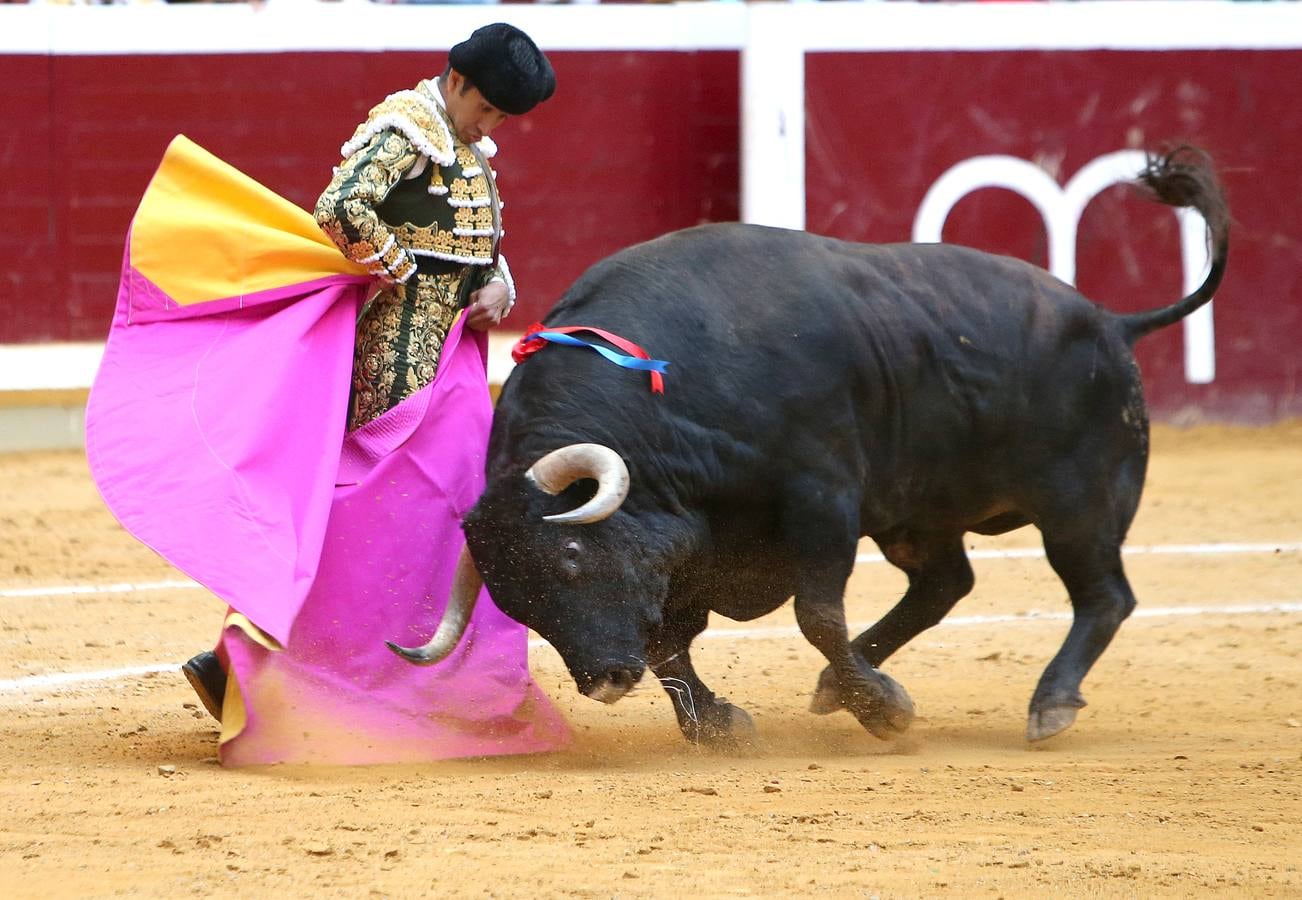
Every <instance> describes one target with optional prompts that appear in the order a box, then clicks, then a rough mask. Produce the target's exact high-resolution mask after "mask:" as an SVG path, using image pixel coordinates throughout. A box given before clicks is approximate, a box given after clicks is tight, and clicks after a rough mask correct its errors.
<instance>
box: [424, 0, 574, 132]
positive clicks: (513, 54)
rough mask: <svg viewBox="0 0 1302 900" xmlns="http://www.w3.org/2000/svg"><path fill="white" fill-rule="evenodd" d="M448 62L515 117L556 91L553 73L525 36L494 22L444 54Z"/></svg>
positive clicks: (485, 95) (495, 103) (536, 48)
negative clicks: (446, 54) (446, 55)
mask: <svg viewBox="0 0 1302 900" xmlns="http://www.w3.org/2000/svg"><path fill="white" fill-rule="evenodd" d="M448 64H449V65H450V66H452V68H454V69H456V70H457V71H458V72H460V73H461V74H462V75H464V76H466V77H467V78H469V79H470V81H471V83H473V84H474V86H475V87H477V88H479V92H480V93H481V94H483V95H484V99H485V100H487V101H488V102H489V103H491V104H493V105H494V106H496V107H497V108H498V109H500V110H501V111H502V112H504V113H508V114H509V115H513V116H518V115H523V114H524V113H527V112H528V111H529V110H531V109H533V108H534V107H535V106H537V105H538V104H539V103H541V102H543V101H544V100H546V99H547V98H548V97H550V96H551V95H552V92H554V91H555V90H556V74H555V73H554V72H553V71H552V65H551V63H550V62H548V61H547V57H546V56H544V55H543V52H542V51H541V50H539V49H538V45H537V44H535V43H534V42H533V40H532V39H531V38H530V37H529V35H527V34H525V33H524V32H523V31H521V30H520V29H519V28H516V27H515V26H514V25H507V24H506V23H505V22H497V23H495V24H493V25H485V26H484V27H482V28H476V29H475V30H474V32H473V33H472V34H471V35H470V37H468V38H466V39H465V40H464V41H462V42H461V43H459V44H457V45H456V46H454V47H453V48H452V50H451V52H449V53H448Z"/></svg>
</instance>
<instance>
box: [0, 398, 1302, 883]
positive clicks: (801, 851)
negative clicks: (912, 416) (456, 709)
mask: <svg viewBox="0 0 1302 900" xmlns="http://www.w3.org/2000/svg"><path fill="white" fill-rule="evenodd" d="M1153 446H1154V459H1153V464H1152V467H1151V474H1150V478H1149V483H1148V489H1147V492H1146V494H1145V500H1144V504H1143V506H1142V508H1141V510H1140V513H1139V517H1138V519H1137V521H1136V523H1135V526H1134V528H1133V530H1132V532H1131V536H1130V541H1129V544H1130V545H1132V546H1136V547H1143V546H1156V545H1185V544H1208V543H1215V544H1224V543H1239V544H1242V543H1252V542H1264V543H1270V544H1272V545H1274V544H1278V545H1285V546H1283V547H1282V549H1279V550H1277V551H1264V552H1263V551H1261V550H1253V551H1251V552H1210V553H1209V552H1204V553H1191V552H1181V553H1164V554H1140V555H1133V556H1130V557H1128V561H1127V568H1128V571H1129V573H1130V576H1131V580H1132V583H1133V584H1134V587H1135V590H1136V593H1137V594H1138V596H1139V600H1140V610H1141V613H1143V615H1137V616H1136V617H1134V618H1132V619H1131V620H1130V621H1129V622H1127V623H1126V624H1125V626H1124V627H1123V628H1122V630H1121V633H1120V636H1119V637H1118V639H1117V640H1116V641H1115V642H1114V644H1113V645H1112V647H1111V648H1110V649H1109V650H1108V652H1107V653H1106V654H1105V655H1104V657H1103V658H1102V660H1101V661H1100V662H1099V664H1098V665H1097V666H1096V667H1095V669H1094V671H1093V673H1092V674H1091V675H1090V677H1089V678H1088V679H1087V681H1086V683H1085V693H1086V696H1087V698H1088V699H1089V700H1090V704H1091V705H1090V706H1089V707H1088V708H1087V709H1086V710H1084V711H1083V712H1082V714H1081V716H1080V719H1079V720H1078V722H1077V724H1076V726H1075V728H1074V729H1072V730H1071V731H1069V732H1067V733H1066V734H1064V735H1061V736H1059V737H1057V738H1054V739H1052V740H1050V741H1048V742H1046V743H1045V744H1043V745H1038V746H1036V747H1033V748H1032V747H1028V746H1027V744H1026V743H1025V741H1024V739H1023V728H1024V724H1025V723H1024V716H1025V710H1026V703H1027V701H1028V699H1029V697H1030V693H1031V690H1032V689H1033V687H1034V685H1035V681H1036V679H1037V678H1038V677H1039V673H1040V671H1041V669H1042V668H1043V666H1044V664H1045V663H1046V662H1047V660H1048V659H1049V657H1050V656H1051V655H1052V654H1053V652H1054V651H1055V650H1056V649H1057V647H1058V645H1059V643H1060V641H1061V639H1062V637H1063V635H1064V634H1065V631H1066V628H1067V622H1066V621H1065V620H1063V619H1062V618H1061V617H1060V614H1061V613H1063V612H1065V611H1066V609H1067V606H1066V600H1065V592H1064V591H1063V589H1062V587H1061V585H1060V584H1059V583H1058V582H1057V580H1056V579H1055V578H1054V576H1053V575H1052V573H1051V572H1050V570H1049V567H1048V565H1047V563H1046V562H1045V561H1044V560H1043V559H1042V558H1011V559H1009V558H994V559H978V560H976V561H975V562H974V566H975V568H976V572H977V586H976V590H975V591H974V593H973V594H972V595H971V596H970V597H968V598H967V599H966V600H964V601H963V602H962V603H961V604H960V605H959V607H958V609H957V610H956V611H955V612H954V614H953V616H952V617H951V618H952V619H953V620H954V621H953V622H952V623H947V624H945V625H942V626H941V627H939V628H937V629H935V630H933V631H931V632H928V633H926V634H924V635H922V636H921V637H919V638H918V639H917V640H916V641H915V642H914V643H913V644H912V645H910V646H909V647H906V648H905V649H904V650H902V651H901V652H900V653H899V654H897V656H896V657H895V658H894V659H892V660H891V661H889V662H888V663H887V666H886V669H887V671H889V672H890V673H891V674H892V675H893V676H894V677H895V678H896V679H898V680H899V681H900V682H901V683H902V684H904V685H905V687H906V688H907V689H908V690H909V692H910V693H911V694H912V696H913V699H914V701H915V702H916V704H917V707H918V712H919V718H918V720H917V722H916V723H915V724H914V726H913V729H912V730H911V732H910V733H909V735H908V736H907V737H905V738H903V739H901V740H899V741H898V742H895V743H882V742H880V741H877V740H875V739H874V738H872V737H871V736H869V735H868V734H867V733H865V732H864V731H862V729H860V728H859V727H858V726H857V725H856V724H855V723H854V721H853V720H852V719H851V718H850V716H849V715H848V714H847V713H839V714H836V715H833V716H828V717H816V716H813V715H811V714H809V713H808V712H806V710H805V707H806V704H807V702H808V697H809V694H810V691H811V689H812V688H813V685H814V679H815V677H816V675H817V673H818V671H819V669H820V668H821V665H822V662H821V659H820V658H819V657H818V656H817V653H816V652H815V651H814V650H813V649H812V648H810V647H809V646H808V645H807V644H806V643H805V642H804V640H803V639H802V638H800V637H799V636H798V635H797V634H796V633H795V630H794V623H793V618H792V616H791V613H790V610H789V609H784V610H780V611H779V612H777V613H774V614H773V615H771V616H768V617H766V618H765V619H762V620H760V621H758V622H753V623H745V624H737V623H731V622H726V621H721V622H718V623H716V624H715V625H714V626H713V631H712V633H709V636H707V637H705V638H703V639H701V640H700V641H699V642H698V648H699V649H697V650H696V651H694V654H693V655H694V657H696V658H697V660H698V663H699V666H698V667H699V670H700V671H701V672H702V674H703V676H704V677H705V679H706V681H707V682H710V683H711V685H712V686H713V687H714V688H715V690H716V691H719V692H720V693H722V694H724V695H726V696H728V697H729V698H730V699H731V700H733V701H734V702H736V703H739V704H740V705H742V706H745V707H746V708H748V709H749V710H750V712H751V713H752V715H753V716H754V718H755V721H756V724H757V726H758V729H759V735H760V741H761V743H760V745H759V746H758V747H757V748H755V749H753V750H750V751H747V752H746V753H744V754H742V755H733V756H729V755H718V754H712V753H708V752H703V751H700V750H697V749H694V748H692V747H690V746H688V745H686V744H685V743H684V742H683V741H682V740H681V738H680V737H679V735H678V732H677V729H676V727H675V726H674V723H673V715H672V713H671V711H670V708H669V704H668V701H667V700H666V699H665V697H664V696H663V694H662V693H661V692H660V690H659V688H658V687H654V688H653V687H651V686H642V687H640V688H639V689H638V690H637V691H635V693H634V694H633V695H631V696H629V697H628V698H626V699H625V700H623V701H621V702H620V703H619V704H618V705H616V706H614V707H605V706H602V705H600V704H598V703H596V702H594V701H591V700H588V699H586V698H584V697H581V696H579V695H578V694H577V693H576V692H575V691H574V688H573V683H572V682H571V681H570V680H569V678H568V676H567V675H566V674H565V671H564V669H563V667H562V665H561V663H560V661H559V658H558V657H557V656H556V655H555V654H554V653H553V652H552V651H551V649H550V648H548V647H545V646H543V647H542V648H540V649H538V650H537V651H536V652H535V653H534V660H533V666H534V670H535V672H536V674H537V677H538V680H539V682H540V684H541V685H542V686H543V687H544V689H545V690H546V691H547V692H548V693H549V694H551V696H552V697H553V698H554V699H555V700H556V701H557V703H558V704H559V705H560V706H561V708H562V709H563V710H564V711H565V713H566V715H567V716H568V717H569V718H570V720H571V722H572V723H573V725H574V727H575V730H576V733H577V740H576V743H575V746H574V747H573V749H571V750H569V751H566V752H563V753H559V754H555V755H552V756H548V757H531V758H512V759H495V760H463V761H457V762H450V763H444V764H437V765H421V766H392V767H389V766H379V767H371V768H356V769H339V768H290V767H274V768H269V769H263V770H248V769H246V770H223V769H221V768H220V767H219V766H217V765H216V755H215V754H216V740H217V732H216V729H215V725H214V723H213V722H212V720H211V719H209V718H207V717H206V714H205V713H203V711H202V710H201V709H196V708H195V703H194V699H195V698H194V697H193V695H192V693H191V692H190V690H189V688H188V687H187V686H186V684H185V682H184V680H183V679H182V678H181V676H180V675H179V673H175V672H174V671H172V670H171V669H170V665H171V664H173V663H179V662H180V661H181V660H184V659H185V658H187V657H188V656H189V655H190V654H191V653H193V652H194V651H195V650H197V649H199V648H202V647H205V646H208V645H209V644H210V643H211V639H212V638H213V636H214V629H215V628H216V626H217V623H218V620H219V617H220V615H221V612H222V606H221V605H220V604H219V603H218V602H217V601H216V600H215V599H213V598H211V597H209V596H207V595H206V594H204V593H202V592H200V591H198V590H193V589H171V590H166V589H164V590H158V589H155V590H148V591H135V592H124V593H117V594H106V593H97V594H81V595H59V596H50V595H46V596H19V595H17V594H16V591H15V589H19V588H33V587H46V588H51V587H55V586H65V585H79V584H86V585H90V584H93V585H105V584H112V583H118V582H130V583H143V582H156V581H159V580H166V579H173V578H176V577H178V576H177V574H176V573H175V572H174V571H173V570H171V569H170V568H169V567H168V566H167V565H166V564H165V563H163V562H161V561H160V560H158V559H157V558H155V557H154V556H153V555H152V554H151V553H150V552H149V551H148V550H146V549H144V548H143V547H141V546H138V545H137V544H136V543H135V542H134V541H133V540H132V539H131V538H130V537H128V536H127V535H126V534H125V533H124V532H123V531H122V530H121V529H120V528H119V527H118V526H117V524H116V523H115V522H114V521H113V520H112V519H111V517H110V516H109V515H108V513H107V512H106V511H105V510H104V508H103V506H102V504H101V503H100V501H99V499H98V496H97V495H96V493H95V490H94V488H93V486H92V485H91V483H90V480H89V477H88V475H87V473H86V468H85V463H84V460H83V459H82V457H81V456H80V455H79V454H76V453H46V454H24V455H11V456H0V716H3V723H4V724H3V737H4V740H3V743H2V745H0V773H3V774H2V775H0V896H5V897H72V896H76V897H92V896H93V897H98V896H113V895H119V894H125V895H131V896H176V895H180V894H196V895H208V894H214V893H217V892H223V893H226V894H228V895H233V896H265V895H269V894H271V893H272V892H273V891H275V892H278V893H280V894H281V895H283V896H291V897H292V896H304V895H307V894H308V893H311V894H313V895H318V896H331V897H333V896H340V897H358V896H367V895H373V896H395V897H409V896H412V897H414V896H433V895H450V896H467V897H479V896H485V897H487V896H498V897H532V896H555V897H603V898H604V897H675V896H693V897H725V896H769V897H791V896H805V895H810V896H824V895H826V896H834V897H858V896H863V897H870V896H877V897H936V896H954V897H969V896H978V897H980V896H991V897H997V896H1002V897H1027V896H1033V897H1045V896H1073V897H1166V896H1170V897H1174V896H1181V897H1186V896H1191V895H1200V896H1201V895H1206V894H1213V895H1223V896H1235V897H1239V896H1265V897H1302V728H1300V727H1299V725H1300V723H1302V552H1299V550H1298V549H1296V548H1297V542H1299V541H1302V423H1291V424H1286V425H1281V426H1276V427H1274V428H1270V429H1265V430H1251V431H1249V430H1234V429H1218V428H1197V429H1192V430H1187V431H1178V430H1174V429H1169V428H1166V429H1158V430H1157V431H1156V432H1155V434H1154V440H1153ZM1036 542H1037V535H1036V533H1035V532H1034V531H1031V530H1023V531H1021V532H1017V533H1014V534H1011V535H1006V536H1004V537H1002V538H999V539H973V540H972V542H971V543H972V546H973V547H975V548H978V549H984V550H990V549H997V548H1018V547H1035V546H1037V543H1036ZM874 549H875V548H873V547H872V546H871V545H865V546H864V548H863V550H864V552H865V553H868V552H872V551H873V550H874ZM1222 549H1224V548H1222ZM902 586H903V579H902V577H900V576H899V575H898V573H896V572H895V571H894V570H893V569H891V568H890V567H888V566H886V565H884V564H881V563H875V562H872V561H866V562H864V563H863V564H861V565H860V566H859V568H858V569H857V571H856V573H855V576H854V578H853V580H852V582H851V586H850V591H849V593H848V596H847V604H848V608H849V611H850V617H851V619H852V621H854V622H855V623H857V624H866V623H868V622H870V621H872V620H873V619H874V618H876V617H877V616H878V615H880V614H881V613H882V612H884V611H885V610H886V609H887V608H888V607H889V606H890V605H891V604H892V603H893V602H894V601H895V599H896V598H897V597H898V594H899V592H900V591H901V590H902ZM1263 607H1265V609H1264V610H1263ZM1271 607H1275V608H1274V609H1271ZM1037 610H1038V611H1044V612H1046V613H1054V614H1056V615H1045V616H1040V617H1026V616H1025V615H1024V614H1026V613H1028V612H1032V611H1037ZM1177 613H1182V614H1177ZM991 616H1016V617H1018V618H1016V619H1014V620H1013V621H1007V620H1005V621H994V622H992V621H989V618H988V617H991ZM157 664H168V665H169V670H168V671H165V672H159V673H155V674H143V675H141V674H135V675H118V676H116V677H112V678H106V679H104V680H100V681H94V682H87V681H84V680H81V681H76V682H70V683H67V684H63V685H58V684H56V685H49V684H47V683H44V682H40V683H38V682H34V681H32V680H31V678H32V677H33V676H38V675H45V674H51V673H60V672H89V671H95V670H108V669H115V668H128V667H144V666H149V665H157Z"/></svg>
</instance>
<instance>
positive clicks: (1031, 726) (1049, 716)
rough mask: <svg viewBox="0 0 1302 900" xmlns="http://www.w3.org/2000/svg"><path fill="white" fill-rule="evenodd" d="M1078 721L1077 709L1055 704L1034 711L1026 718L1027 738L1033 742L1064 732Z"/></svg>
mask: <svg viewBox="0 0 1302 900" xmlns="http://www.w3.org/2000/svg"><path fill="white" fill-rule="evenodd" d="M1075 723H1076V709H1075V707H1072V706H1055V707H1053V708H1051V709H1042V710H1039V711H1037V712H1033V713H1031V714H1030V716H1028V717H1027V719H1026V739H1027V740H1028V741H1030V742H1032V743H1034V742H1036V741H1043V740H1045V739H1046V738H1051V737H1053V736H1054V735H1055V734H1062V733H1063V732H1064V731H1066V730H1067V729H1068V728H1070V727H1071V726H1072V725H1074V724H1075Z"/></svg>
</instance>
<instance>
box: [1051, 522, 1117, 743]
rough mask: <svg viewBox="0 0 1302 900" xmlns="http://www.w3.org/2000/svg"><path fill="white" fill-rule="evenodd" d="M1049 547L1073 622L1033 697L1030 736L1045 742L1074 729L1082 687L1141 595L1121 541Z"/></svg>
mask: <svg viewBox="0 0 1302 900" xmlns="http://www.w3.org/2000/svg"><path fill="white" fill-rule="evenodd" d="M1044 549H1045V552H1046V554H1047V555H1048V557H1049V563H1050V565H1052V566H1053V570H1054V571H1055V572H1057V573H1058V577H1059V578H1061V579H1062V581H1063V584H1065V585H1066V586H1067V593H1068V595H1069V596H1070V597H1071V607H1072V624H1071V629H1070V630H1069V631H1068V632H1067V639H1066V640H1065V641H1063V644H1062V648H1061V649H1060V650H1059V651H1058V653H1057V655H1056V656H1054V658H1053V660H1052V661H1050V663H1049V665H1048V667H1047V668H1046V669H1045V670H1044V674H1043V675H1041V676H1040V683H1039V684H1038V685H1037V686H1036V688H1035V693H1034V695H1032V697H1031V707H1030V713H1029V715H1028V717H1027V722H1026V737H1027V739H1028V740H1031V741H1041V740H1044V739H1045V738H1048V737H1052V736H1053V735H1055V734H1058V733H1060V732H1062V731H1065V730H1066V729H1068V728H1070V727H1071V726H1072V724H1073V723H1074V722H1075V721H1076V711H1077V710H1078V709H1080V708H1081V707H1083V706H1085V698H1084V697H1083V696H1082V695H1081V692H1080V685H1081V681H1082V680H1083V679H1084V678H1085V675H1086V673H1087V672H1089V670H1090V667H1091V666H1093V665H1094V663H1095V662H1096V661H1097V660H1098V658H1099V656H1101V655H1102V653H1103V651H1104V650H1105V649H1107V646H1108V644H1109V643H1111V641H1112V638H1113V637H1114V636H1115V635H1116V633H1117V629H1118V628H1120V627H1121V623H1122V622H1123V621H1125V619H1126V617H1127V616H1129V615H1130V613H1131V611H1132V610H1134V608H1135V595H1134V593H1133V592H1132V591H1131V590H1130V582H1129V581H1127V580H1126V573H1125V571H1124V570H1123V569H1122V566H1121V546H1120V542H1119V541H1109V540H1101V539H1098V538H1086V539H1079V540H1072V539H1062V538H1056V537H1053V536H1051V533H1050V532H1049V531H1047V530H1046V532H1045V538H1044Z"/></svg>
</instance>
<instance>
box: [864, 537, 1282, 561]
mask: <svg viewBox="0 0 1302 900" xmlns="http://www.w3.org/2000/svg"><path fill="white" fill-rule="evenodd" d="M1299 550H1302V542H1299V541H1285V542H1281V543H1274V544H1156V545H1152V546H1142V545H1140V546H1135V547H1122V548H1121V555H1122V556H1202V555H1207V556H1218V555H1221V554H1226V555H1230V554H1236V553H1297V552H1298V551H1299ZM967 556H968V559H1043V558H1044V548H1043V547H1019V548H1015V549H1012V550H969V551H968V552H967ZM854 561H855V562H856V563H876V562H885V561H886V557H884V556H882V555H881V554H880V553H860V554H859V555H858V556H856V557H855V558H854Z"/></svg>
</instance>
